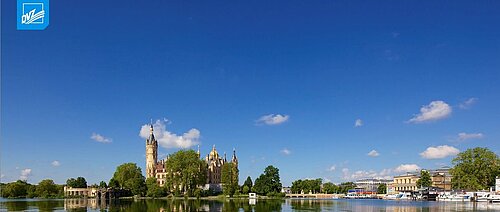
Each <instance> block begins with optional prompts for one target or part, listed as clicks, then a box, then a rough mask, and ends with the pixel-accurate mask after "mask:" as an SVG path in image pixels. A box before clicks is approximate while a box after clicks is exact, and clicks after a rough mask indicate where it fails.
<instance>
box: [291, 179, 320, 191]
mask: <svg viewBox="0 0 500 212" xmlns="http://www.w3.org/2000/svg"><path fill="white" fill-rule="evenodd" d="M322 182H323V180H322V179H321V178H318V179H314V180H313V179H305V180H296V181H294V182H292V187H291V188H290V189H291V191H292V193H301V192H304V193H306V194H307V193H309V192H311V193H319V192H321V183H322Z"/></svg>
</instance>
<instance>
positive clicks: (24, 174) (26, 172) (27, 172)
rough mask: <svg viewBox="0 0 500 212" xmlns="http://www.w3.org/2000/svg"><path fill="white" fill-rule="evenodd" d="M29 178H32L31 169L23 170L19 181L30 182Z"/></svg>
mask: <svg viewBox="0 0 500 212" xmlns="http://www.w3.org/2000/svg"><path fill="white" fill-rule="evenodd" d="M29 176H31V169H23V170H21V176H19V179H20V180H28V177H29Z"/></svg>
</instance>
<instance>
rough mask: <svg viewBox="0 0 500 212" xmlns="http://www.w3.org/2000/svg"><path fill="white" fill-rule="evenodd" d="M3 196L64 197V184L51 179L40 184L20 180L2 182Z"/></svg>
mask: <svg viewBox="0 0 500 212" xmlns="http://www.w3.org/2000/svg"><path fill="white" fill-rule="evenodd" d="M0 191H2V192H1V196H2V197H3V198H63V197H64V185H57V184H55V183H54V181H53V180H51V179H45V180H42V181H40V182H39V183H38V185H32V184H29V183H28V182H26V181H23V180H18V181H16V182H11V183H6V184H5V183H2V184H0Z"/></svg>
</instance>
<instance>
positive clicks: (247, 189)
mask: <svg viewBox="0 0 500 212" xmlns="http://www.w3.org/2000/svg"><path fill="white" fill-rule="evenodd" d="M242 190H243V191H242V192H243V193H244V194H248V193H249V192H250V191H251V190H250V188H249V187H248V186H247V185H244V186H243V189H242Z"/></svg>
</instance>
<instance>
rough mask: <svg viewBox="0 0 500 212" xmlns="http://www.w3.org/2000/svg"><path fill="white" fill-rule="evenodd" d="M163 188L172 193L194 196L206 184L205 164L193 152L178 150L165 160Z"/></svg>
mask: <svg viewBox="0 0 500 212" xmlns="http://www.w3.org/2000/svg"><path fill="white" fill-rule="evenodd" d="M165 163H166V167H167V176H166V179H165V186H166V188H167V189H168V190H169V191H172V192H174V193H179V192H183V193H184V194H188V195H189V194H194V191H195V190H196V188H197V187H198V186H202V185H204V184H205V183H206V180H207V178H206V174H207V164H206V163H205V161H203V160H201V159H200V158H199V157H198V153H196V152H195V151H194V150H179V151H177V152H175V153H174V154H172V155H170V156H169V157H168V159H167V161H166V162H165Z"/></svg>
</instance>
